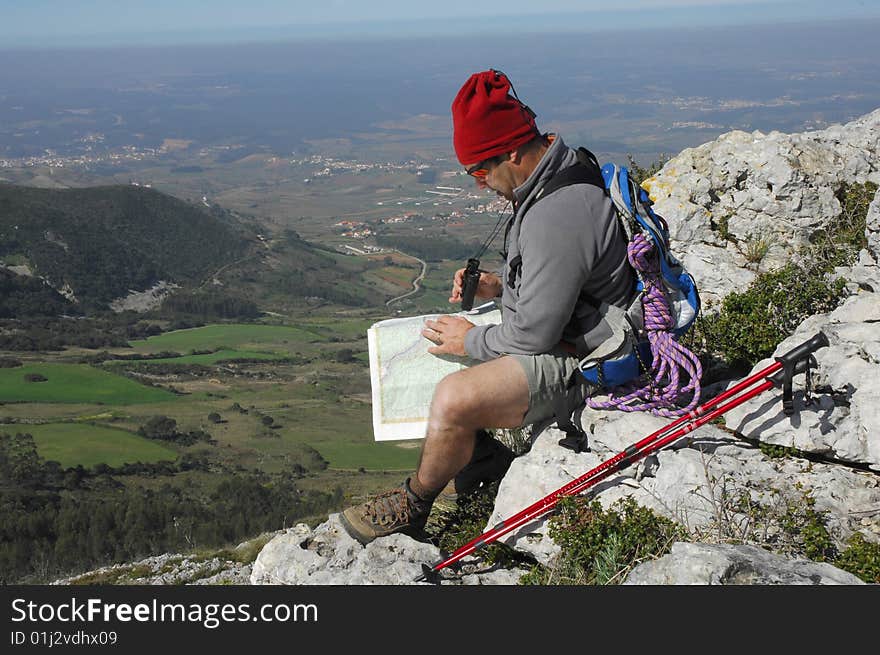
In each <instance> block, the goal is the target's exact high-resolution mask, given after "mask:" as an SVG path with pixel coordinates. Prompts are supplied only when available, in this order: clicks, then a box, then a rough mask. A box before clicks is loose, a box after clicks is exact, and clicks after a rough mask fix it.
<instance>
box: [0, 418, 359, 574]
mask: <svg viewBox="0 0 880 655" xmlns="http://www.w3.org/2000/svg"><path fill="white" fill-rule="evenodd" d="M111 470H112V469H111ZM102 471H104V469H102ZM341 502H342V490H341V489H337V490H336V491H335V492H334V493H325V492H318V491H310V490H309V491H306V490H302V489H299V488H297V486H296V483H295V481H294V480H293V479H292V478H291V477H290V476H276V477H269V476H266V475H264V474H257V473H246V472H238V473H235V474H228V475H227V477H226V478H225V479H224V480H223V481H222V482H220V484H218V485H217V486H216V487H215V488H214V489H213V490H212V491H209V492H207V493H205V492H204V491H202V492H201V493H199V491H198V490H192V489H189V488H186V489H184V488H180V487H176V486H172V485H171V484H164V485H162V486H161V487H159V488H158V489H144V488H141V487H138V486H136V485H135V484H123V483H122V482H120V481H119V480H118V479H117V478H115V477H113V476H112V475H110V474H108V473H106V472H97V471H92V472H87V471H85V470H83V469H82V467H78V468H69V469H62V468H61V467H60V465H59V464H58V463H57V462H47V461H45V460H44V459H43V458H42V457H40V456H39V454H38V453H37V450H36V446H35V444H34V441H33V438H32V437H31V435H29V434H16V435H9V434H0V584H12V583H35V582H46V581H49V580H52V579H53V578H56V577H61V576H63V575H66V574H70V573H75V572H80V571H83V570H88V569H92V568H97V567H100V566H106V565H109V564H112V563H120V562H129V561H133V560H136V559H139V558H143V557H146V556H149V555H155V554H159V553H164V552H180V551H188V550H192V549H195V548H208V547H221V546H225V545H228V544H232V543H236V542H238V541H241V540H243V539H246V538H248V537H252V536H254V535H257V534H261V533H263V532H268V531H272V530H277V529H280V528H282V527H284V526H285V525H287V526H289V525H291V524H292V523H293V522H294V521H296V520H298V519H300V518H303V517H306V516H312V515H315V514H326V513H327V512H329V511H331V510H332V509H334V508H338V506H339V505H340V504H341Z"/></svg>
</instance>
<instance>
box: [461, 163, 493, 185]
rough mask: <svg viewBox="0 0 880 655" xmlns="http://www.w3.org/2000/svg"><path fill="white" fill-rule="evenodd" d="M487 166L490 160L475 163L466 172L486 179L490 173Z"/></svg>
mask: <svg viewBox="0 0 880 655" xmlns="http://www.w3.org/2000/svg"><path fill="white" fill-rule="evenodd" d="M486 166H488V160H486V161H481V162H478V163H476V164H474V165H473V166H471V167H470V168H468V169H467V170H466V171H465V172H466V173H467V174H468V175H470V176H471V177H475V178H477V179H478V180H485V179H486V176H487V175H488V174H489V169H488V168H486Z"/></svg>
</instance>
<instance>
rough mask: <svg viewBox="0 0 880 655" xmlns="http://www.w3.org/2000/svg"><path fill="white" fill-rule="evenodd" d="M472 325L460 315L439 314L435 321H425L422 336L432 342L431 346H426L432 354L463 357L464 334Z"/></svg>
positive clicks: (464, 352) (464, 354)
mask: <svg viewBox="0 0 880 655" xmlns="http://www.w3.org/2000/svg"><path fill="white" fill-rule="evenodd" d="M472 327H475V326H474V324H473V323H471V322H470V321H469V320H467V319H464V318H461V317H460V316H441V317H440V318H438V319H437V320H436V321H425V329H424V330H422V336H423V337H425V338H426V339H427V340H428V341H431V342H432V343H434V347H433V348H428V352H429V353H431V354H432V355H458V356H459V357H465V356H466V355H467V352H466V351H465V349H464V336H465V335H466V334H467V332H468V330H470V329H471V328H472Z"/></svg>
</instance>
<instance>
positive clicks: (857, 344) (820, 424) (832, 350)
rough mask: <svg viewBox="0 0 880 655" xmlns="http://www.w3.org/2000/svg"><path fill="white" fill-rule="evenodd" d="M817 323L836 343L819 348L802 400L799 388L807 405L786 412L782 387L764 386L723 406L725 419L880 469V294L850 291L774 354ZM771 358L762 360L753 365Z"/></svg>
mask: <svg viewBox="0 0 880 655" xmlns="http://www.w3.org/2000/svg"><path fill="white" fill-rule="evenodd" d="M874 268H876V266H875V267H874ZM819 330H821V331H822V332H824V333H825V335H826V336H827V337H828V339H829V341H830V344H831V345H830V346H829V347H827V348H821V349H819V350H818V351H817V352H816V354H815V357H816V361H817V363H818V368H817V370H816V372H815V373H814V374H813V375H812V384H813V387H814V392H813V394H812V396H813V397H812V399H811V402H810V404H809V405H807V406H803V405H804V391H798V393H797V394H796V397H795V402H796V403H797V404H798V405H799V406H802V409H801V410H800V411H799V412H798V414H797V415H795V416H791V417H787V416H785V415H784V414H783V413H782V403H781V402H780V394H778V393H772V394H770V393H768V394H764V395H762V396H759V397H757V398H755V399H753V400H751V401H749V402H747V403H744V404H743V405H740V406H739V407H737V408H735V409H734V410H732V411H731V412H729V413H728V414H726V416H725V418H726V421H727V426H728V427H729V428H731V429H732V430H736V431H737V432H739V433H741V434H743V435H744V436H746V437H751V438H753V439H760V440H761V441H763V442H765V443H769V444H774V445H780V446H788V447H793V448H797V449H798V450H802V451H805V452H809V453H815V454H817V455H822V456H824V457H827V458H832V459H835V460H839V461H841V462H845V463H849V464H864V465H866V466H868V467H870V468H871V469H873V470H874V471H880V294H878V293H860V294H858V295H856V296H851V297H850V298H848V299H847V300H846V301H845V302H844V303H843V304H842V305H841V306H840V307H838V308H837V309H835V310H834V311H833V312H831V313H830V314H825V315H820V316H813V317H811V318H809V319H807V320H806V321H804V322H803V323H802V324H801V326H800V327H799V328H798V329H797V330H796V331H795V333H794V334H793V335H792V336H791V337H789V338H788V339H786V340H785V341H783V342H782V343H781V344H779V347H778V348H777V349H776V352H775V353H774V356H778V355H781V354H782V353H784V352H786V351H788V350H791V348H793V347H794V346H796V345H798V344H799V343H801V342H803V341H805V340H807V339H808V338H810V337H812V336H813V335H814V334H815V333H816V332H818V331H819ZM772 361H773V360H772V359H767V360H764V361H762V362H759V363H758V364H757V366H755V368H754V370H753V372H755V371H759V370H761V369H763V368H765V367H766V366H768V365H769V364H771V363H772Z"/></svg>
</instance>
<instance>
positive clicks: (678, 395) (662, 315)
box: [587, 233, 703, 418]
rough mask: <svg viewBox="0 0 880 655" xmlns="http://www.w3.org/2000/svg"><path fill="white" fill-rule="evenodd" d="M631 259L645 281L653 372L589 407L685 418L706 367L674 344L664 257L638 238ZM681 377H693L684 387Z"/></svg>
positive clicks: (694, 403)
mask: <svg viewBox="0 0 880 655" xmlns="http://www.w3.org/2000/svg"><path fill="white" fill-rule="evenodd" d="M626 254H627V258H628V259H629V263H630V264H631V265H632V266H633V268H635V269H636V271H638V272H639V273H640V274H641V276H642V280H643V283H644V291H643V293H642V310H643V312H644V318H645V332H646V333H647V335H648V342H649V343H650V344H651V354H652V356H653V360H652V362H651V370H650V371H648V373H647V374H646V375H645V376H643V377H642V379H643V380H644V378H645V377H647V381H645V382H644V384H642V386H638V383H635V384H628V385H623V386H619V387H614V389H612V390H611V392H610V393H609V394H608V400H605V401H595V400H593V399H592V398H590V399H588V400H587V404H588V405H589V406H590V407H592V408H593V409H618V410H620V411H623V412H651V413H652V414H654V415H655V416H664V417H668V418H673V417H678V416H682V415H683V414H686V413H687V412H689V411H691V410H692V409H694V408H695V407H696V406H697V403H699V402H700V391H701V390H700V379H701V378H702V376H703V366H702V364H700V360H699V358H698V357H697V356H696V355H694V353H692V352H691V351H690V350H688V349H687V348H685V347H684V346H683V345H681V344H680V343H678V341H676V340H675V337H674V336H673V334H672V332H671V330H672V328H673V327H674V322H673V319H672V311H671V310H670V308H669V303H668V302H667V300H666V295H665V294H664V292H663V290H664V287H663V278H662V275H661V271H660V259H659V257H658V256H657V255H656V252H655V249H654V244H653V243H652V242H651V241H650V240H649V239H648V238H647V237H646V236H645V235H644V234H641V233H639V234H636V235H634V236H633V238H632V240H631V241H630V242H629V246H628V247H627V251H626ZM682 373H685V374H686V375H687V377H688V378H689V381H688V383H687V384H686V385H684V386H681V377H682ZM687 394H691V399H690V402H688V404H687V406H684V407H682V406H681V403H682V399H683V398H685V397H686V396H687Z"/></svg>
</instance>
